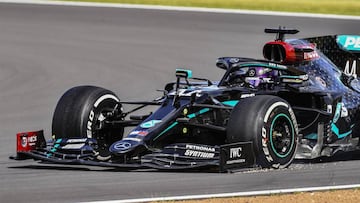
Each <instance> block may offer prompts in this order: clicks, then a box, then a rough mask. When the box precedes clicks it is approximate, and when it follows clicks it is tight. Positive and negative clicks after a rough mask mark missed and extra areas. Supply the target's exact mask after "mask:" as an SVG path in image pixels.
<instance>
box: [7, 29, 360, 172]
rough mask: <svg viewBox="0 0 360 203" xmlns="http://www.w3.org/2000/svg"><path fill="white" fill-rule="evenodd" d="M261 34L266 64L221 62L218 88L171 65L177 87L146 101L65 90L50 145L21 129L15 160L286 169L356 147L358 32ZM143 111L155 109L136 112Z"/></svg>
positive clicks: (40, 133) (248, 60) (91, 88)
mask: <svg viewBox="0 0 360 203" xmlns="http://www.w3.org/2000/svg"><path fill="white" fill-rule="evenodd" d="M265 32H266V33H275V34H276V35H277V37H276V39H275V41H272V42H269V43H267V44H265V46H264V48H263V55H264V57H265V59H264V60H257V59H251V58H242V57H221V58H219V59H218V60H217V62H216V66H217V67H219V68H221V69H224V71H225V74H224V76H223V77H222V78H221V80H220V81H216V82H214V81H210V80H207V79H204V78H196V77H193V76H192V72H191V71H190V70H183V69H177V70H176V81H175V82H171V83H168V84H167V85H166V86H165V88H164V90H163V96H161V97H160V98H157V99H155V100H152V101H145V102H143V101H140V102H127V101H121V100H120V99H119V98H118V97H117V96H116V95H115V94H114V93H113V92H111V91H109V90H106V89H103V88H100V87H94V86H78V87H74V88H71V89H70V90H68V91H67V92H65V94H64V95H63V96H62V97H61V99H60V100H59V102H58V104H57V106H56V109H55V112H54V116H53V123H52V140H50V141H48V142H45V139H44V136H43V131H38V132H25V133H19V134H17V156H16V157H14V158H15V159H18V160H19V159H26V158H33V159H35V160H41V161H42V162H50V163H59V164H84V165H95V166H107V167H116V168H122V169H126V170H127V169H138V168H156V169H166V170H171V169H177V170H182V169H193V168H216V169H219V170H220V171H227V170H232V169H238V168H244V167H256V166H260V167H264V168H284V167H287V166H289V164H291V162H292V161H293V160H294V158H295V157H297V158H306V159H312V158H317V157H321V156H332V155H334V154H335V153H336V152H338V151H349V150H355V149H358V148H359V135H360V130H359V128H360V118H359V116H360V112H359V105H360V82H359V80H358V79H357V77H356V76H357V75H356V73H357V71H358V70H359V58H360V36H354V35H337V36H323V37H317V38H308V39H291V40H284V35H285V34H296V33H297V32H298V30H294V29H285V28H279V29H265ZM149 105H154V106H158V109H157V110H156V111H155V112H153V113H148V114H145V115H138V114H136V112H137V111H138V110H140V109H142V108H144V107H146V106H149ZM128 106H132V107H133V108H132V109H129V108H128ZM134 106H135V107H134ZM125 107H127V108H125ZM128 127H132V129H131V130H130V131H128V133H127V134H125V133H124V132H126V130H125V129H126V128H128ZM124 134H125V135H124Z"/></svg>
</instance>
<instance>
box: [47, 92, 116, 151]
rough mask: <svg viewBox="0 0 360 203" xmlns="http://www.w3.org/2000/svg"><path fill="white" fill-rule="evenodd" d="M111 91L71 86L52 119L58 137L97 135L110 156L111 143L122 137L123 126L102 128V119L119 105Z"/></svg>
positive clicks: (55, 135)
mask: <svg viewBox="0 0 360 203" xmlns="http://www.w3.org/2000/svg"><path fill="white" fill-rule="evenodd" d="M119 101H120V100H119V98H118V97H117V96H116V95H115V94H114V93H113V92H111V91H109V90H106V89H103V88H101V87H95V86H78V87H73V88H71V89H69V90H68V91H67V92H65V93H64V95H63V96H62V97H61V98H60V100H59V101H58V104H57V106H56V108H55V112H54V115H53V121H52V134H53V136H54V137H55V138H56V139H58V138H94V139H96V140H97V141H98V147H99V148H98V152H99V153H100V156H102V157H107V156H109V155H110V152H109V151H108V149H109V147H110V145H111V144H112V143H114V142H115V141H117V140H120V139H122V136H123V129H116V130H115V129H104V130H99V124H100V121H102V120H103V119H105V115H106V113H108V112H111V111H113V110H114V109H115V108H116V107H117V105H119V103H118V102H119Z"/></svg>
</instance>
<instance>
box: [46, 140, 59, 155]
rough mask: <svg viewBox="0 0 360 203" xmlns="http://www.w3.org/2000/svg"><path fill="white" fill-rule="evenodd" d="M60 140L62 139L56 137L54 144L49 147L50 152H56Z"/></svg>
mask: <svg viewBox="0 0 360 203" xmlns="http://www.w3.org/2000/svg"><path fill="white" fill-rule="evenodd" d="M61 141H62V139H57V140H56V141H55V144H54V146H53V148H51V150H50V151H51V152H56V150H57V148H58V147H60V143H61ZM48 155H50V154H48Z"/></svg>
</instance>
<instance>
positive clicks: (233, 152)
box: [230, 147, 242, 159]
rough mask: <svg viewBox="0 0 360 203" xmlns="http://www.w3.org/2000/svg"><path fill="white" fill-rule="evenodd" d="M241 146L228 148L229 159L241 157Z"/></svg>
mask: <svg viewBox="0 0 360 203" xmlns="http://www.w3.org/2000/svg"><path fill="white" fill-rule="evenodd" d="M241 152H242V147H237V148H230V159H236V158H240V157H241Z"/></svg>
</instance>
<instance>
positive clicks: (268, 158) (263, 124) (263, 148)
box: [255, 100, 298, 168]
mask: <svg viewBox="0 0 360 203" xmlns="http://www.w3.org/2000/svg"><path fill="white" fill-rule="evenodd" d="M275 101H276V100H275ZM264 107H265V108H264V109H263V111H262V112H260V114H262V115H263V117H262V118H263V119H262V120H261V119H258V120H257V122H258V125H257V128H256V131H257V133H256V134H257V135H259V136H256V140H255V141H256V144H255V145H256V148H257V151H258V152H260V153H259V154H258V162H259V163H260V165H262V166H267V167H271V168H285V167H287V166H288V165H289V164H290V163H291V162H292V160H293V159H294V157H295V154H296V150H297V141H298V140H297V139H298V136H297V135H298V130H297V129H298V128H297V122H296V118H295V114H294V113H293V110H292V109H291V107H290V105H289V104H287V102H285V101H279V100H277V101H276V102H274V101H269V102H268V103H267V104H266V105H264ZM279 119H283V120H285V121H286V122H287V124H288V127H289V129H288V130H289V132H290V138H291V139H290V147H289V148H290V149H287V150H286V152H285V153H281V152H278V151H277V150H276V149H275V147H274V146H275V144H274V142H275V139H274V135H272V132H273V130H274V127H275V126H274V123H275V122H277V121H278V120H279Z"/></svg>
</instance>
